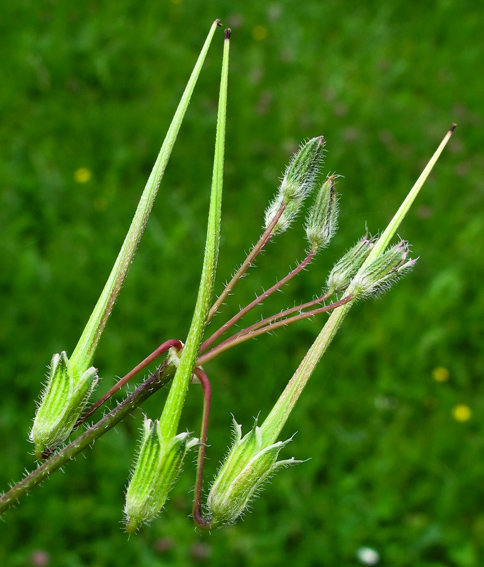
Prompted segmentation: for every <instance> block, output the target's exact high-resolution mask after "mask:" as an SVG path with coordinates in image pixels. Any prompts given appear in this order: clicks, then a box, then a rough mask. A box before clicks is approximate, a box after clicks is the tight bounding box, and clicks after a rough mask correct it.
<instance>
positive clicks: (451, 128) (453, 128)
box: [449, 122, 457, 132]
mask: <svg viewBox="0 0 484 567" xmlns="http://www.w3.org/2000/svg"><path fill="white" fill-rule="evenodd" d="M456 127H457V124H456V123H455V122H454V123H453V124H452V126H451V127H450V130H449V132H453V131H454V130H455V129H456Z"/></svg>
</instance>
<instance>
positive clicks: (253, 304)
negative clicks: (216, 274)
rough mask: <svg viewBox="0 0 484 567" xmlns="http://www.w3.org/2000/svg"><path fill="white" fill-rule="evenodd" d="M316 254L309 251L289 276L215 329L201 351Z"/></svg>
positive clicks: (283, 283) (299, 270)
mask: <svg viewBox="0 0 484 567" xmlns="http://www.w3.org/2000/svg"><path fill="white" fill-rule="evenodd" d="M314 254H315V251H314V250H311V251H310V252H309V253H308V255H307V256H306V258H304V260H303V261H302V262H301V263H300V264H299V265H298V266H297V267H296V268H294V270H292V271H291V272H289V273H288V274H287V276H285V277H284V278H282V280H279V281H278V282H276V283H275V284H274V285H273V286H272V287H271V288H269V289H268V290H267V291H265V292H264V293H261V294H260V295H258V296H257V297H256V298H255V299H254V301H252V302H251V303H249V304H248V305H247V306H246V307H244V308H243V309H242V310H241V311H239V312H238V313H236V314H235V315H234V316H233V317H232V318H231V319H230V320H229V321H227V323H225V324H224V325H222V326H221V327H220V329H218V331H215V333H214V334H213V335H212V336H211V337H209V338H208V339H207V340H206V341H205V342H203V343H202V346H201V347H200V352H204V351H206V350H207V349H208V348H209V347H210V346H211V345H212V344H213V343H214V342H215V341H216V340H217V339H218V338H219V337H221V336H222V335H223V334H224V333H225V331H227V329H229V328H230V327H232V325H234V324H235V323H237V321H240V319H242V317H243V316H244V315H246V314H247V313H248V312H249V311H250V310H251V309H253V308H254V307H255V306H256V305H258V304H259V303H261V302H262V301H264V299H267V298H268V297H269V296H270V295H271V294H272V293H274V292H275V291H277V290H278V289H281V287H283V286H284V285H285V284H286V283H287V282H288V281H289V280H291V279H292V278H293V277H294V276H296V275H297V274H299V272H301V271H302V270H304V268H305V267H306V266H307V265H308V264H309V263H310V262H311V260H312V259H313V257H314Z"/></svg>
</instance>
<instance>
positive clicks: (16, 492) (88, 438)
mask: <svg viewBox="0 0 484 567" xmlns="http://www.w3.org/2000/svg"><path fill="white" fill-rule="evenodd" d="M174 373H175V368H174V367H173V365H171V364H170V365H169V364H167V362H166V360H165V361H164V362H163V364H162V365H161V366H160V368H159V369H158V370H157V371H156V372H154V373H153V374H152V375H151V376H150V377H149V378H148V379H147V380H146V381H145V382H143V384H141V385H140V386H138V388H136V390H135V391H134V392H133V393H132V394H131V395H130V396H128V397H127V398H126V399H125V400H124V401H122V402H121V403H120V404H118V405H117V406H116V407H115V408H114V409H113V410H112V411H110V412H109V413H108V414H106V415H105V416H104V417H103V418H102V419H100V420H99V421H98V422H97V423H95V424H94V425H92V426H91V427H90V428H89V429H88V430H87V431H85V432H84V433H83V434H82V435H80V436H79V437H78V438H77V439H74V441H72V442H71V443H69V445H67V446H66V447H64V448H63V449H62V450H60V451H59V452H57V453H55V454H54V455H52V457H50V458H49V459H47V461H45V462H44V463H43V464H42V465H40V466H39V467H38V468H36V469H35V470H34V471H32V472H31V473H30V474H29V475H27V476H26V477H25V478H24V479H23V480H21V481H20V482H18V483H17V484H16V485H15V486H14V487H13V488H11V489H10V490H9V491H8V492H6V493H5V494H3V495H2V496H1V497H0V514H2V513H3V512H4V511H5V510H7V509H8V508H11V507H12V506H13V505H14V504H15V503H16V502H17V500H19V499H20V498H21V497H22V496H25V495H26V494H28V493H29V492H30V491H31V490H32V489H33V488H34V487H35V486H38V485H39V484H40V483H42V482H43V481H44V480H45V479H46V478H47V477H48V476H50V475H51V474H52V473H53V472H55V471H56V470H57V469H59V468H60V467H62V466H63V465H65V464H66V463H67V462H68V461H70V460H72V459H73V458H74V457H75V456H76V455H77V454H79V453H80V452H81V451H83V450H84V449H85V448H86V447H87V446H88V445H92V443H94V442H95V441H96V440H97V439H98V438H99V437H101V436H102V435H104V434H105V433H106V432H108V431H109V430H110V429H112V428H113V427H114V426H115V425H116V424H118V423H119V422H120V421H121V420H122V419H123V418H125V417H126V416H127V415H128V414H129V413H130V412H131V411H132V410H133V409H134V408H136V407H138V406H139V405H140V404H141V403H143V402H144V401H145V400H146V399H147V398H149V397H150V396H152V395H153V394H154V393H155V392H156V391H158V390H159V389H160V388H161V387H163V386H164V385H165V384H166V383H167V382H169V381H170V380H171V379H172V378H173V375H174Z"/></svg>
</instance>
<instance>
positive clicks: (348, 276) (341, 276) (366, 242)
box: [327, 235, 376, 294]
mask: <svg viewBox="0 0 484 567" xmlns="http://www.w3.org/2000/svg"><path fill="white" fill-rule="evenodd" d="M375 242H376V239H374V238H368V237H367V235H366V236H364V237H363V238H362V239H361V240H360V241H359V242H357V243H356V244H355V245H354V246H353V248H350V249H349V250H348V252H346V254H345V255H344V256H343V257H342V258H340V260H338V262H336V264H335V265H334V267H333V269H332V270H331V273H330V274H329V276H328V281H327V286H328V293H331V294H332V293H341V292H343V291H344V290H345V289H346V288H347V287H348V286H349V284H350V282H351V280H352V279H353V277H354V276H355V275H356V273H357V272H358V270H359V269H360V268H361V266H363V263H364V261H365V260H366V259H367V258H368V255H369V254H370V251H371V249H372V248H373V246H374V245H375Z"/></svg>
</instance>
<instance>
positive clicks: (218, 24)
mask: <svg viewBox="0 0 484 567" xmlns="http://www.w3.org/2000/svg"><path fill="white" fill-rule="evenodd" d="M213 23H214V24H217V26H218V27H219V28H221V27H222V22H221V20H219V19H218V18H217V19H216V20H215V21H214V22H213Z"/></svg>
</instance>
